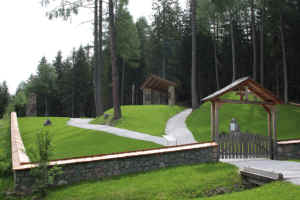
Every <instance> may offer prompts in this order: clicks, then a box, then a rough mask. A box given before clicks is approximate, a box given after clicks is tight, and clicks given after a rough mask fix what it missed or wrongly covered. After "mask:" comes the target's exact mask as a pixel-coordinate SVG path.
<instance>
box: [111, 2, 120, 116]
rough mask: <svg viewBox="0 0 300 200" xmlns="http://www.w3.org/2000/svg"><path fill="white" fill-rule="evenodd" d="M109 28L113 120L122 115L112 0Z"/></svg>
mask: <svg viewBox="0 0 300 200" xmlns="http://www.w3.org/2000/svg"><path fill="white" fill-rule="evenodd" d="M109 29H110V51H111V68H112V69H111V70H112V94H113V105H114V120H117V119H120V118H121V117H122V113H121V107H120V95H119V73H118V70H117V57H116V30H115V17H114V4H113V0H109Z"/></svg>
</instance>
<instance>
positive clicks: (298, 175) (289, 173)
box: [221, 159, 300, 185]
mask: <svg viewBox="0 0 300 200" xmlns="http://www.w3.org/2000/svg"><path fill="white" fill-rule="evenodd" d="M221 161H222V162H225V163H229V164H232V165H235V166H237V167H238V168H240V169H242V168H244V167H251V168H255V169H260V170H265V171H270V172H275V173H282V174H283V178H284V180H286V181H288V182H291V183H294V184H296V185H300V162H292V161H279V160H267V159H255V160H250V159H249V160H246V159H245V160H221Z"/></svg>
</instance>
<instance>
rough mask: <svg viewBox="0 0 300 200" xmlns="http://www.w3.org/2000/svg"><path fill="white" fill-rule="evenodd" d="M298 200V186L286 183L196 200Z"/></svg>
mask: <svg viewBox="0 0 300 200" xmlns="http://www.w3.org/2000/svg"><path fill="white" fill-rule="evenodd" d="M296 199H300V186H296V185H292V184H290V183H286V182H275V183H270V184H267V185H264V186H261V187H258V188H255V189H252V190H245V191H242V192H236V193H231V194H225V195H218V196H215V197H211V198H198V199H197V200H296Z"/></svg>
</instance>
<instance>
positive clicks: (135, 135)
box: [67, 118, 171, 146]
mask: <svg viewBox="0 0 300 200" xmlns="http://www.w3.org/2000/svg"><path fill="white" fill-rule="evenodd" d="M91 120H93V119H79V118H76V119H75V118H71V119H70V120H69V121H68V123H67V124H68V125H69V126H74V127H78V128H84V129H90V130H96V131H103V132H106V133H110V134H113V135H118V136H122V137H127V138H132V139H136V140H144V141H148V142H154V143H156V144H160V145H163V146H168V145H171V144H169V142H168V140H167V139H166V138H163V137H156V136H151V135H149V134H146V133H139V132H135V131H130V130H126V129H120V128H115V127H111V126H105V125H96V124H89V122H90V121H91Z"/></svg>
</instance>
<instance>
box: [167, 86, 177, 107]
mask: <svg viewBox="0 0 300 200" xmlns="http://www.w3.org/2000/svg"><path fill="white" fill-rule="evenodd" d="M168 93H169V95H168V102H169V105H172V106H173V105H175V103H176V96H175V87H174V86H169V92H168Z"/></svg>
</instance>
